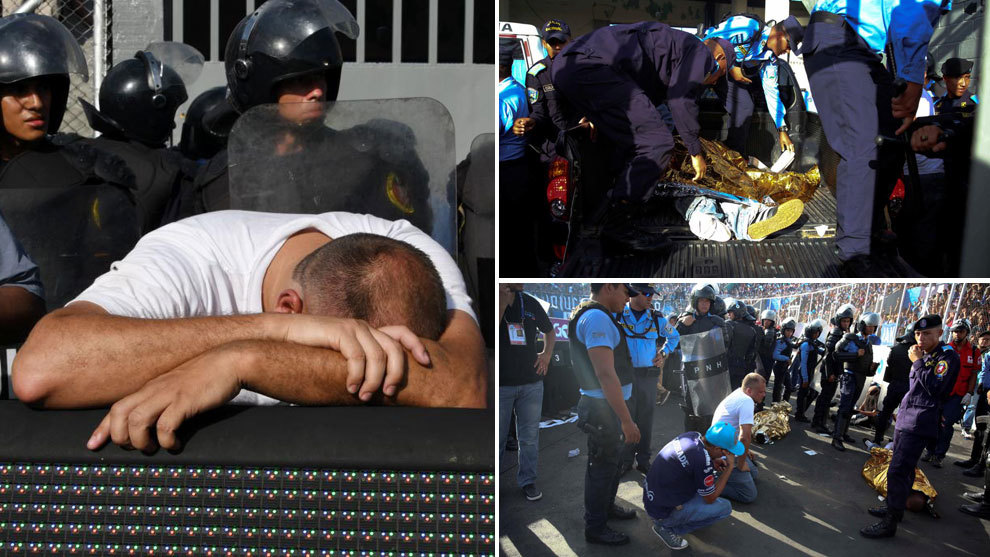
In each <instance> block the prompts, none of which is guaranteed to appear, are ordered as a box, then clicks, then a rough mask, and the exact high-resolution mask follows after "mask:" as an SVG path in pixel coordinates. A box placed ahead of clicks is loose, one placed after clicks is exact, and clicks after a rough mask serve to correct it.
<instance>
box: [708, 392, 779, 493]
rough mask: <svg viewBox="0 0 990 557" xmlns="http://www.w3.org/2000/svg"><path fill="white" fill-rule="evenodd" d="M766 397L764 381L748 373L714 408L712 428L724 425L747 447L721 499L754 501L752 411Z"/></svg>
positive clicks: (754, 467)
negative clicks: (750, 446)
mask: <svg viewBox="0 0 990 557" xmlns="http://www.w3.org/2000/svg"><path fill="white" fill-rule="evenodd" d="M766 394H767V382H766V380H765V379H763V376H762V375H760V374H759V373H750V374H749V375H747V376H746V377H744V378H743V382H742V387H740V388H738V389H736V390H734V391H732V392H731V393H729V396H727V397H725V398H724V399H722V402H720V403H718V407H717V408H715V416H714V418H712V425H715V424H717V423H719V422H725V423H727V424H729V425H731V426H733V427H735V428H736V430H738V431H739V440H740V441H742V443H743V445H744V446H745V447H746V454H745V455H743V457H741V458H740V459H739V464H738V466H736V470H735V472H734V473H733V474H732V476H730V477H729V482H728V483H727V484H726V485H725V489H724V490H723V491H722V497H725V498H726V499H731V500H733V501H737V502H739V503H752V502H753V501H755V500H756V461H754V460H753V455H752V453H750V452H749V445H750V443H751V442H752V441H753V410H754V409H755V407H756V404H757V403H759V402H763V397H765V396H766Z"/></svg>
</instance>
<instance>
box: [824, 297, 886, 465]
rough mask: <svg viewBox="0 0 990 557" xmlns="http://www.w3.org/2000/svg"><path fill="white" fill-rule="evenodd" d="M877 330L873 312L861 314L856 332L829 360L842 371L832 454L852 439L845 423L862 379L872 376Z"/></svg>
mask: <svg viewBox="0 0 990 557" xmlns="http://www.w3.org/2000/svg"><path fill="white" fill-rule="evenodd" d="M879 329H880V315H879V314H876V313H873V312H866V313H863V314H862V315H860V316H859V320H858V321H857V322H856V332H855V333H846V334H845V335H843V336H842V340H840V341H839V342H838V343H837V344H836V345H835V352H834V353H833V357H834V359H835V360H836V361H837V362H840V363H841V364H843V366H844V368H845V369H843V371H842V376H841V379H840V382H839V393H840V398H839V409H838V415H837V416H836V419H835V430H834V431H833V432H832V447H834V448H835V449H836V450H839V451H844V450H846V447H845V445H843V444H842V442H843V441H846V442H849V443H851V442H852V438H851V437H849V434H848V433H847V432H848V431H849V420H851V419H852V414H853V407H854V406H855V404H856V401H857V400H859V395H860V394H862V392H863V385H864V384H865V383H866V378H867V377H871V376H872V375H873V374H874V373H876V369H877V365H876V364H874V363H873V345H875V344H880V337H878V336H877V335H876V334H874V333H876V332H877V331H878V330H879Z"/></svg>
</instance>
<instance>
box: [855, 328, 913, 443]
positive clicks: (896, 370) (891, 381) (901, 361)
mask: <svg viewBox="0 0 990 557" xmlns="http://www.w3.org/2000/svg"><path fill="white" fill-rule="evenodd" d="M917 343H918V342H917V341H916V340H915V339H914V323H910V324H908V326H907V328H906V329H905V330H904V334H903V335H902V336H899V337H897V343H896V344H894V346H892V347H891V348H890V354H889V355H888V356H887V367H886V370H885V371H884V372H883V380H884V381H886V382H887V394H886V395H885V396H884V397H883V409H882V410H880V415H879V416H878V417H877V422H876V423H877V427H876V432H875V433H874V434H873V441H872V445H880V446H883V444H884V443H883V436H884V435H885V434H886V433H887V426H889V425H890V417H891V416H893V415H894V410H895V409H896V408H897V407H898V406H899V405H900V404H901V400H902V399H903V398H904V395H905V394H907V392H908V378H909V375H910V373H911V363H912V362H911V358H909V357H908V351H909V350H910V349H911V347H912V346H914V345H915V344H917ZM863 442H864V443H866V446H867V448H872V447H871V443H870V442H869V439H867V438H865V437H864V438H863Z"/></svg>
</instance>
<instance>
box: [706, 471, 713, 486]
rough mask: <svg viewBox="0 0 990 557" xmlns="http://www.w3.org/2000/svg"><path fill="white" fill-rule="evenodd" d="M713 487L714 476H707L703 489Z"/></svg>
mask: <svg viewBox="0 0 990 557" xmlns="http://www.w3.org/2000/svg"><path fill="white" fill-rule="evenodd" d="M713 485H715V476H713V475H711V474H708V475H707V476H705V487H711V486H713Z"/></svg>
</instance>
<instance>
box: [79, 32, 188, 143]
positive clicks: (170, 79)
mask: <svg viewBox="0 0 990 557" xmlns="http://www.w3.org/2000/svg"><path fill="white" fill-rule="evenodd" d="M190 48H191V47H190ZM188 98H189V95H187V94H186V86H185V83H183V81H182V78H181V77H180V76H179V74H178V73H177V72H176V71H175V70H174V69H173V68H172V67H171V65H169V64H165V63H164V62H163V61H161V60H159V59H158V57H156V56H155V55H154V54H153V53H152V52H149V51H143V50H141V51H138V52H137V53H136V54H135V55H134V58H131V59H129V60H124V61H123V62H120V63H119V64H117V65H115V66H113V67H112V68H110V71H108V72H107V75H106V77H105V78H104V79H103V83H102V84H101V85H100V109H99V110H97V109H96V107H94V106H93V105H91V104H89V103H88V102H86V101H84V100H81V99H80V102H81V103H82V105H83V110H84V111H85V112H86V118H87V119H88V120H89V125H90V126H92V128H93V129H94V130H97V131H99V132H101V133H105V134H107V135H110V136H115V135H122V136H124V137H126V138H128V139H133V140H135V141H140V142H141V143H144V144H145V145H148V146H149V147H164V146H165V143H166V142H167V141H168V138H169V136H170V135H171V134H172V129H173V128H175V111H176V110H178V108H179V105H181V104H182V103H184V102H186V99H188Z"/></svg>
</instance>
